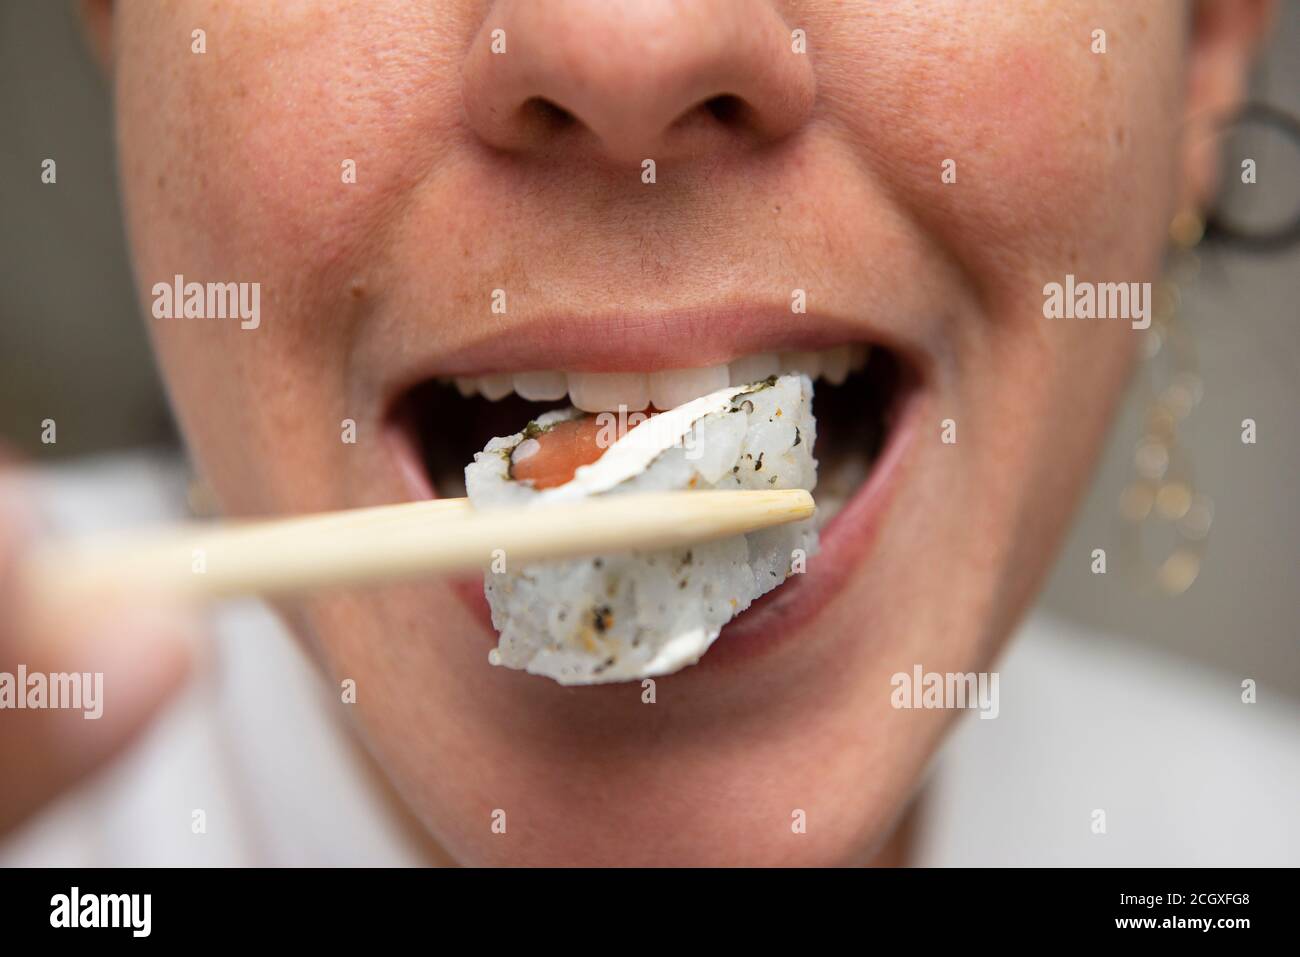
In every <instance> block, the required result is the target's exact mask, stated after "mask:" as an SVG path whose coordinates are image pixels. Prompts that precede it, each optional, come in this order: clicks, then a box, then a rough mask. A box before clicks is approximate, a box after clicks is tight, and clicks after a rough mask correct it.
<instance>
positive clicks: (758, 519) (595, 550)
mask: <svg viewBox="0 0 1300 957" xmlns="http://www.w3.org/2000/svg"><path fill="white" fill-rule="evenodd" d="M814 510H815V505H814V503H813V499H812V496H811V495H810V494H809V493H808V492H806V491H804V490H803V489H772V490H766V491H765V490H757V491H698V492H654V493H645V494H628V495H612V496H607V497H603V498H593V499H587V500H585V501H582V502H577V503H572V504H567V503H566V504H554V505H538V506H532V507H514V506H512V507H503V508H489V509H475V508H473V507H471V506H470V505H469V503H468V500H467V499H434V500H430V501H425V502H409V503H404V504H400V505H381V506H377V507H373V508H362V509H351V510H347V511H341V512H326V513H321V514H316V515H306V516H298V517H293V518H285V519H274V520H268V521H245V522H233V523H226V524H220V523H214V524H213V525H211V526H210V527H204V526H197V527H196V526H195V525H192V524H191V525H187V526H184V527H180V528H173V529H164V530H162V531H159V532H154V533H149V534H137V535H131V536H117V537H103V538H96V539H91V540H88V541H80V542H78V541H69V542H58V541H55V542H50V543H46V544H44V545H42V546H40V547H38V549H37V550H36V551H34V552H33V553H32V554H31V555H30V556H29V558H28V559H27V561H26V563H25V565H24V569H23V570H24V572H25V575H26V581H27V584H28V585H29V587H31V588H32V589H33V590H34V591H35V592H36V593H37V594H38V595H39V596H41V597H44V598H46V599H48V600H66V599H67V598H70V597H93V596H96V595H104V594H117V593H120V592H123V591H126V590H131V591H136V592H144V593H153V594H162V595H175V596H177V597H181V598H185V599H191V600H196V599H197V600H204V599H216V598H222V597H228V596H232V595H241V594H257V595H278V594H285V593H299V592H306V591H310V590H312V589H317V588H322V587H326V586H340V585H365V584H378V583H382V582H395V581H402V580H409V579H412V578H418V577H421V576H425V575H429V574H434V573H440V572H455V571H465V570H469V569H475V568H480V569H481V568H485V567H488V566H490V565H491V564H492V562H493V561H494V559H495V560H498V561H500V560H504V561H505V563H506V568H507V569H508V570H515V569H518V568H519V567H520V566H521V565H523V564H525V563H528V562H534V561H541V560H546V559H561V558H575V557H579V556H583V555H599V554H609V553H615V552H620V551H630V550H648V549H659V548H672V547H676V546H680V545H687V544H690V543H693V542H703V541H708V540H710V539H717V538H726V537H728V536H731V535H739V534H742V533H745V532H752V531H755V530H757V529H760V528H766V527H768V526H771V525H781V524H785V523H787V522H795V521H798V520H800V519H804V518H808V517H809V516H811V515H812V514H813V512H814Z"/></svg>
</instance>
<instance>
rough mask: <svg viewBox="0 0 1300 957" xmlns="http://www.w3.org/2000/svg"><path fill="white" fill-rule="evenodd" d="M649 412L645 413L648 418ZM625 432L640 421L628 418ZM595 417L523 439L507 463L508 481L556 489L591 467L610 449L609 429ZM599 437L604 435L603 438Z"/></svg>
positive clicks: (559, 426)
mask: <svg viewBox="0 0 1300 957" xmlns="http://www.w3.org/2000/svg"><path fill="white" fill-rule="evenodd" d="M650 411H651V410H649V409H647V410H646V414H647V415H648V414H649V413H650ZM628 419H629V421H628V423H627V429H626V431H627V432H631V431H632V430H633V429H634V428H636V427H637V426H638V425H640V424H641V422H642V421H643V419H642V417H641V416H628ZM599 420H600V417H599V416H596V415H584V416H582V417H580V418H576V419H568V420H567V421H564V422H557V423H556V424H555V425H553V426H551V427H550V428H549V429H547V430H546V431H545V432H541V433H539V434H537V435H535V436H532V437H531V438H527V439H525V440H524V441H523V442H521V443H519V445H518V446H517V447H516V448H515V453H514V455H513V457H512V458H511V461H510V477H511V478H512V479H514V480H515V481H516V482H531V483H532V486H533V488H537V489H544V488H555V487H556V486H557V485H563V484H565V483H566V482H568V481H570V480H571V479H572V478H573V475H574V473H575V472H577V471H578V469H580V468H581V467H582V466H584V465H590V464H591V463H592V462H594V461H596V460H597V459H598V458H600V457H601V456H602V455H604V454H605V451H606V449H607V448H608V447H609V446H608V442H607V441H601V440H602V438H604V439H607V438H608V428H607V426H605V425H604V424H602V423H601V422H600V421H599ZM602 433H605V435H604V436H602Z"/></svg>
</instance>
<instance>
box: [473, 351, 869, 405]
mask: <svg viewBox="0 0 1300 957" xmlns="http://www.w3.org/2000/svg"><path fill="white" fill-rule="evenodd" d="M867 352H868V347H867V346H864V345H851V346H849V345H846V346H836V347H835V348H833V349H823V350H822V351H820V352H783V353H780V354H779V355H778V354H777V353H763V354H760V355H752V356H743V357H741V358H739V359H736V360H735V361H734V362H731V363H729V364H728V365H718V366H705V367H703V368H695V369H664V370H663V371H661V372H649V373H646V372H555V371H549V370H543V371H540V372H516V373H514V374H513V375H512V374H510V373H498V374H494V375H483V376H461V377H459V378H457V379H456V388H457V389H458V390H460V394H461V395H463V396H467V397H468V396H472V395H483V396H485V397H486V398H488V399H491V400H493V401H496V400H497V399H503V398H505V397H506V396H508V395H510V393H512V392H515V393H518V394H519V396H520V397H521V398H524V399H530V400H532V401H535V402H550V401H555V400H558V399H563V398H564V396H565V394H566V393H567V394H568V396H569V401H570V402H572V403H573V404H574V405H575V406H576V407H577V408H579V409H582V411H584V412H604V411H607V410H615V409H618V408H619V407H620V406H622V407H624V408H626V409H629V410H640V409H644V408H646V407H647V406H650V405H653V406H654V407H655V408H656V409H661V410H662V409H673V408H676V407H677V406H679V405H682V404H683V403H686V402H689V401H691V400H692V399H697V398H699V397H700V396H702V395H708V394H709V393H710V392H716V391H717V390H718V389H725V388H726V387H727V386H729V385H748V384H749V383H750V382H757V381H759V380H761V379H766V378H767V377H768V376H770V375H780V374H784V373H787V372H803V373H806V374H807V375H808V377H809V378H811V379H817V378H819V377H820V378H824V379H825V380H826V381H827V382H829V383H830V384H831V385H839V384H840V383H842V382H843V381H844V380H845V378H846V377H847V376H848V374H849V373H850V372H856V371H857V370H858V369H861V368H862V367H863V366H864V365H865V364H866V361H867Z"/></svg>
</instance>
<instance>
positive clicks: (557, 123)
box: [520, 96, 577, 133]
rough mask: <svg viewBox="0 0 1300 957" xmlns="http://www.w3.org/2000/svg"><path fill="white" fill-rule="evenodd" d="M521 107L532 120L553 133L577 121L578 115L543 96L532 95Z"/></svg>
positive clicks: (524, 113)
mask: <svg viewBox="0 0 1300 957" xmlns="http://www.w3.org/2000/svg"><path fill="white" fill-rule="evenodd" d="M520 109H521V112H522V113H523V115H524V116H525V117H527V118H528V120H529V121H530V122H532V123H534V124H535V125H536V126H538V127H539V128H540V129H543V130H546V131H547V132H551V133H558V132H560V131H561V130H564V129H567V128H568V127H570V126H572V125H573V124H574V123H576V122H577V117H575V116H574V115H573V114H572V113H570V112H569V111H568V110H566V109H565V108H564V107H562V106H560V105H559V104H557V103H552V102H551V101H550V100H548V99H546V98H545V97H542V96H534V97H530V98H529V99H528V100H526V101H524V104H523V106H522V107H520Z"/></svg>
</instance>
